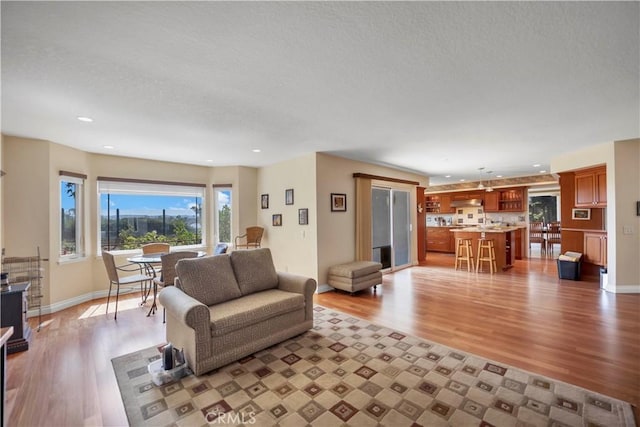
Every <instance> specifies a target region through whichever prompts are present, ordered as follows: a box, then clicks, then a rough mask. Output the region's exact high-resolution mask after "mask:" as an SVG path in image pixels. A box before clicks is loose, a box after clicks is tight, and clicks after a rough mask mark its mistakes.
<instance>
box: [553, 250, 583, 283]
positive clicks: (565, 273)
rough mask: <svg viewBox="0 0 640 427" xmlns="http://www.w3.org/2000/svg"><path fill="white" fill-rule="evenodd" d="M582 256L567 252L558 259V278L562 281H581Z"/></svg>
mask: <svg viewBox="0 0 640 427" xmlns="http://www.w3.org/2000/svg"><path fill="white" fill-rule="evenodd" d="M581 267H582V254H580V253H577V252H567V253H565V254H564V255H560V256H559V257H558V277H559V278H560V279H568V280H580V269H581Z"/></svg>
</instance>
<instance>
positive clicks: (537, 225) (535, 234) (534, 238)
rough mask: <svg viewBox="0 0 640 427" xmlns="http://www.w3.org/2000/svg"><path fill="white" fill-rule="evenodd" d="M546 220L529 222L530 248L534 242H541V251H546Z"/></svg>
mask: <svg viewBox="0 0 640 427" xmlns="http://www.w3.org/2000/svg"><path fill="white" fill-rule="evenodd" d="M543 231H544V222H542V221H531V222H530V223H529V249H531V244H532V243H540V253H541V254H542V253H546V250H547V244H546V241H545V238H544V233H543Z"/></svg>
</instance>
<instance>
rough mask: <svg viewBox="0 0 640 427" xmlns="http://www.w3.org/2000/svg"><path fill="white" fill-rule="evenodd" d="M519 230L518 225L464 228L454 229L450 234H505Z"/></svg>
mask: <svg viewBox="0 0 640 427" xmlns="http://www.w3.org/2000/svg"><path fill="white" fill-rule="evenodd" d="M519 228H522V227H521V226H518V225H510V226H508V227H507V226H503V225H501V226H491V225H489V226H485V227H465V228H456V229H455V230H451V231H452V232H454V233H455V232H456V231H461V232H473V233H506V232H509V231H515V230H517V229H519Z"/></svg>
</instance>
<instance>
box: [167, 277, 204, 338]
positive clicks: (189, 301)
mask: <svg viewBox="0 0 640 427" xmlns="http://www.w3.org/2000/svg"><path fill="white" fill-rule="evenodd" d="M158 299H159V300H160V304H162V306H163V307H164V308H165V309H166V310H167V311H168V312H169V313H171V314H172V315H173V316H174V317H175V318H176V319H178V320H180V321H181V322H182V323H184V324H185V325H187V326H188V327H190V328H192V329H195V330H197V327H198V326H200V327H202V326H207V327H208V326H209V324H210V322H211V320H210V313H209V307H207V306H206V305H204V304H202V303H201V302H200V301H198V300H197V299H195V298H192V297H190V296H189V295H187V294H185V293H184V292H183V291H182V290H180V289H178V288H176V287H175V286H167V287H165V288H164V289H162V291H161V292H160V294H159V295H158Z"/></svg>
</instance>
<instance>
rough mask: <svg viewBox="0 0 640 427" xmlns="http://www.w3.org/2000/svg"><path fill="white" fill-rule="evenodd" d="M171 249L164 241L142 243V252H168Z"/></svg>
mask: <svg viewBox="0 0 640 427" xmlns="http://www.w3.org/2000/svg"><path fill="white" fill-rule="evenodd" d="M170 251H171V245H170V244H168V243H164V242H154V243H147V244H146V245H142V253H143V254H168V253H169V252H170Z"/></svg>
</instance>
